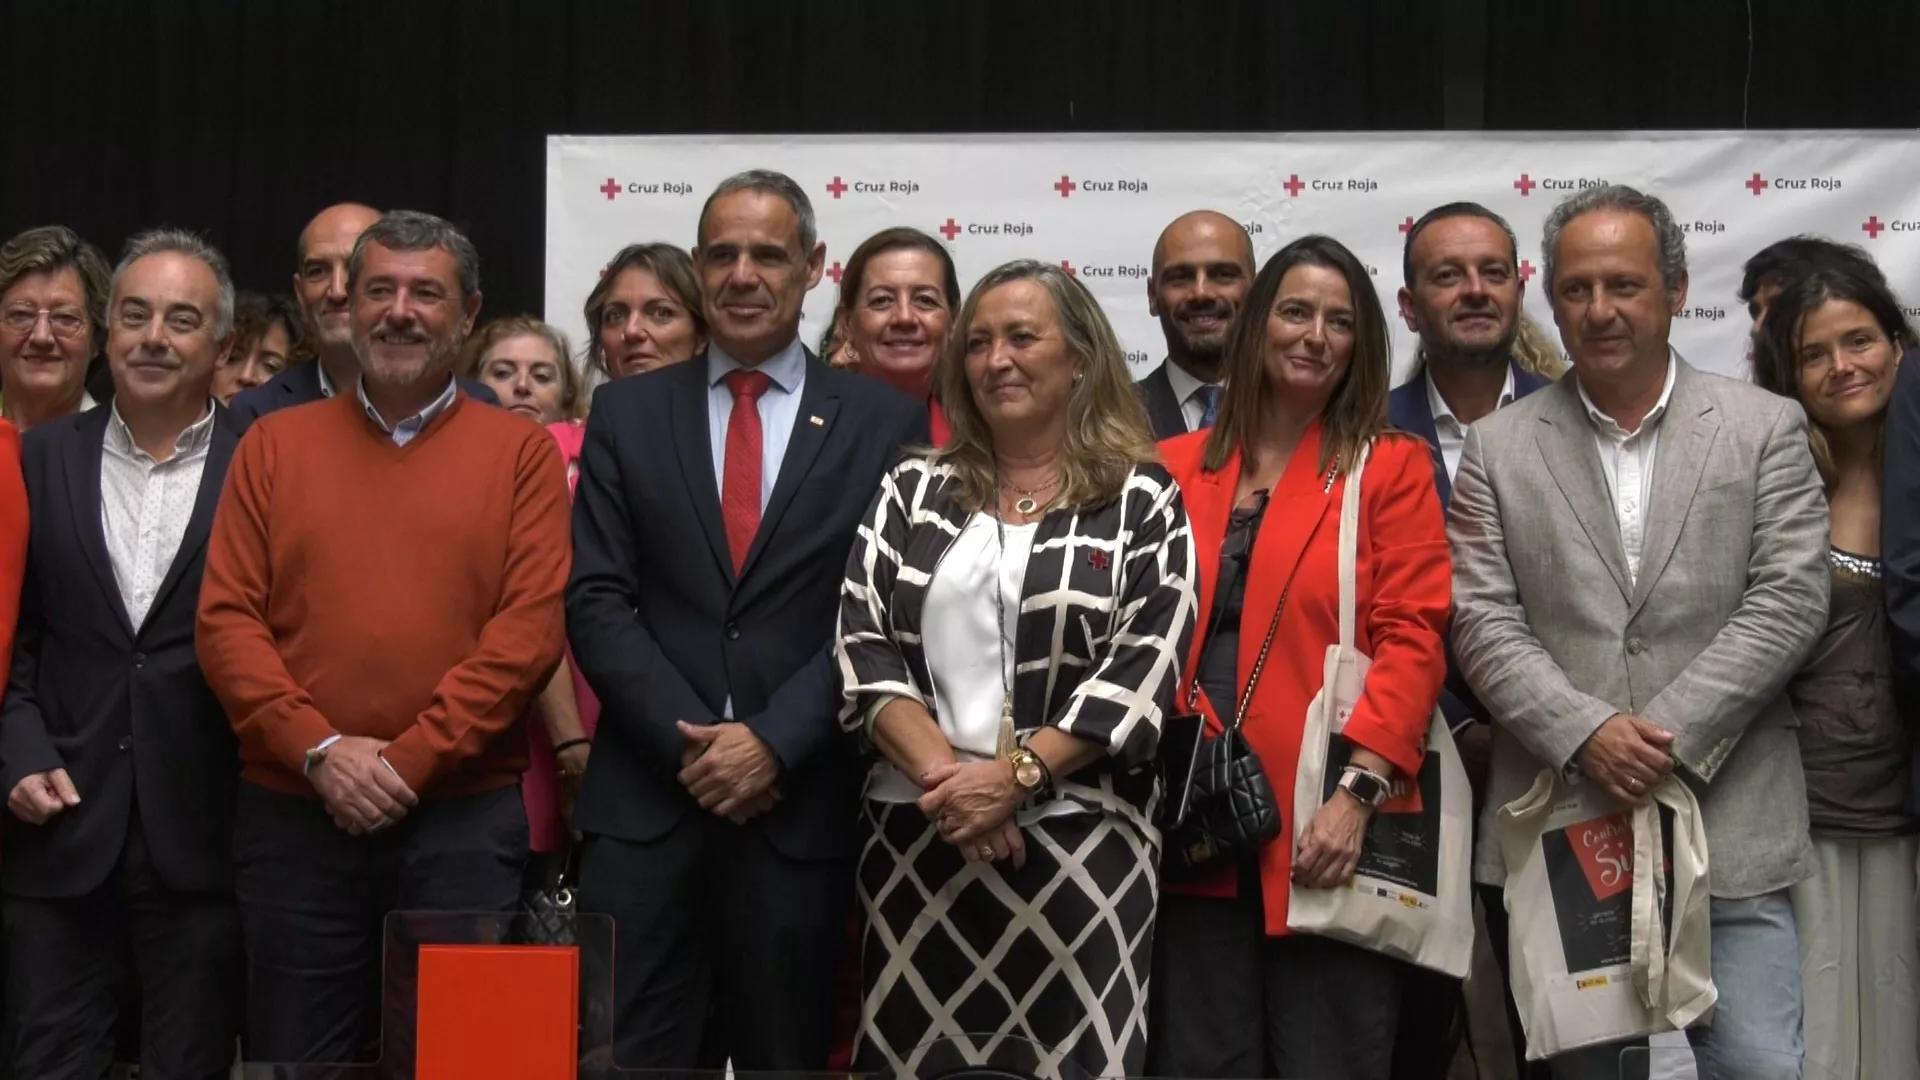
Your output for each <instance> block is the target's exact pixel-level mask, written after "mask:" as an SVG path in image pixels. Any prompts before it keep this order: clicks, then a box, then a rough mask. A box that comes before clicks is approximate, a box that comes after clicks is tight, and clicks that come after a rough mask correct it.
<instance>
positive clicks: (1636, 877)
mask: <svg viewBox="0 0 1920 1080" xmlns="http://www.w3.org/2000/svg"><path fill="white" fill-rule="evenodd" d="M1499 829H1500V847H1501V852H1502V854H1503V855H1504V856H1505V859H1506V864H1507V887H1506V903H1507V914H1508V918H1509V922H1510V925H1511V930H1510V932H1509V934H1508V948H1509V949H1510V950H1511V956H1512V958H1513V964H1512V968H1513V970H1512V977H1513V998H1514V1002H1515V1004H1516V1005H1517V1006H1518V1007H1519V1010H1520V1022H1521V1025H1522V1026H1523V1027H1524V1028H1525V1029H1526V1033H1527V1058H1528V1060H1530V1061H1539V1060H1541V1059H1542V1058H1549V1057H1552V1056H1554V1055H1556V1054H1561V1053H1564V1052H1566V1051H1568V1050H1578V1049H1580V1048H1581V1047H1585V1046H1597V1045H1602V1044H1605V1043H1611V1042H1618V1041H1620V1040H1623V1039H1635V1038H1640V1037H1642V1036H1646V1035H1652V1034H1655V1033H1657V1032H1662V1031H1677V1030H1681V1029H1684V1028H1686V1027H1688V1026H1690V1025H1692V1024H1695V1023H1697V1022H1699V1021H1700V1020H1701V1019H1702V1018H1704V1017H1705V1016H1706V1014H1707V1011H1708V1010H1709V1009H1711V1008H1712V1007H1713V1003H1714V1001H1715V999H1716V996H1717V992H1716V990H1715V989H1714V985H1713V972H1712V967H1711V963H1710V953H1709V942H1710V939H1711V933H1712V923H1711V917H1710V911H1709V908H1708V901H1709V899H1710V897H1709V893H1708V879H1707V834H1706V825H1705V823H1704V822H1702V821H1701V818H1700V806H1699V804H1698V803H1697V802H1696V801H1695V800H1694V797H1693V792H1692V791H1691V790H1690V789H1689V788H1688V787H1687V785H1686V784H1684V783H1682V782H1680V781H1679V780H1677V779H1675V778H1673V777H1671V776H1669V777H1667V778H1666V779H1665V780H1662V781H1661V782H1660V783H1659V785H1657V786H1656V787H1655V788H1654V790H1653V797H1652V799H1651V800H1650V801H1649V802H1648V803H1647V805H1645V806H1640V807H1631V806H1623V805H1622V804H1621V803H1620V802H1618V801H1617V800H1615V799H1613V798H1612V797H1610V796H1608V795H1607V794H1605V793H1604V792H1601V791H1600V790H1599V789H1598V788H1597V787H1595V786H1594V785H1592V784H1582V785H1579V786H1577V787H1569V786H1568V784H1567V783H1566V781H1564V780H1563V779H1561V778H1560V776H1559V775H1558V774H1557V773H1555V772H1554V771H1553V770H1551V769H1547V770H1543V771H1542V772H1541V773H1540V775H1539V777H1538V778H1537V779H1535V780H1534V782H1533V787H1532V788H1531V789H1529V790H1528V791H1527V793H1526V794H1525V795H1522V796H1521V797H1520V798H1518V799H1515V800H1514V801H1513V802H1511V803H1508V804H1507V805H1506V806H1503V807H1501V808H1500V825H1499ZM1663 866H1664V868H1665V872H1664V873H1663V872H1659V868H1661V867H1663Z"/></svg>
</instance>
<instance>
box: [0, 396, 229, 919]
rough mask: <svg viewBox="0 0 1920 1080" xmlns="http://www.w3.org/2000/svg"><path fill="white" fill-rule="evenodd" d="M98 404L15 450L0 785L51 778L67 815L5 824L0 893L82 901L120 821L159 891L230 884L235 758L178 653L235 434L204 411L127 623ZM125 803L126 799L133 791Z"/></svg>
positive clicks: (187, 651) (113, 854) (107, 869)
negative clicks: (150, 585)
mask: <svg viewBox="0 0 1920 1080" xmlns="http://www.w3.org/2000/svg"><path fill="white" fill-rule="evenodd" d="M111 412H112V409H111V407H110V406H106V405H101V406H98V407H97V408H93V409H89V410H88V411H86V412H84V413H80V414H78V415H76V416H68V417H62V418H61V419H59V420H53V421H49V422H47V423H45V424H39V425H36V426H35V427H34V428H33V430H32V431H29V432H27V434H26V437H25V439H23V440H22V445H21V463H22V468H23V471H24V472H25V474H26V481H27V500H28V505H29V506H30V507H31V510H32V515H33V519H32V525H31V532H30V534H29V541H28V549H27V577H26V587H25V588H24V590H23V591H22V592H21V596H20V630H19V635H18V638H17V640H16V642H15V645H14V650H13V670H12V675H11V676H10V678H9V680H8V683H7V694H6V700H5V704H4V705H3V706H0V784H5V785H6V790H8V791H12V790H13V788H14V785H16V784H18V783H19V782H20V780H21V778H23V777H26V776H30V775H32V774H34V773H40V772H47V771H49V770H52V769H62V768H63V769H66V770H67V774H68V775H69V776H70V777H71V778H72V779H73V785H74V787H75V788H77V789H78V790H79V793H80V805H78V806H75V807H70V808H68V809H66V810H62V811H61V812H59V813H58V814H55V815H54V816H53V817H52V818H51V819H50V820H48V822H47V823H46V824H44V825H29V824H27V823H26V822H24V821H21V820H20V819H19V818H17V817H15V816H13V815H12V814H11V813H8V814H6V815H5V821H6V825H5V833H6V857H5V859H4V860H3V861H0V883H4V885H5V888H6V891H7V892H8V893H9V894H12V895H15V896H31V897H41V898H51V897H75V896H82V895H85V894H86V893H89V892H91V891H93V890H94V889H96V888H98V887H99V886H100V885H101V884H102V883H104V882H105V881H106V880H107V879H108V875H109V874H110V873H111V872H112V870H113V868H114V867H115V865H117V864H118V863H119V861H120V852H121V850H122V848H124V847H125V844H126V836H127V828H128V824H129V822H131V821H132V817H133V814H134V813H135V812H136V808H137V812H138V813H139V815H140V827H141V829H142V831H143V832H144V834H145V836H146V842H147V847H148V850H149V851H150V852H151V853H152V856H153V865H154V868H155V869H156V870H157V871H158V873H159V875H160V879H161V880H162V881H163V882H164V883H165V884H166V885H167V886H168V887H169V888H172V889H178V890H185V891H193V892H227V891H231V889H232V888H233V855H232V852H233V815H234V795H235V790H236V785H237V784H238V783H239V777H240V758H239V750H238V747H237V745H236V743H235V741H234V737H233V727H232V725H230V724H229V723H228V722H227V716H226V713H225V712H223V711H222V710H221V708H220V703H219V702H218V701H217V700H216V699H215V698H214V696H213V692H212V691H211V690H210V689H208V687H207V683H206V680H205V679H204V678H202V677H201V674H200V663H199V661H198V659H196V657H195V655H194V651H193V634H194V618H195V615H196V612H197V609H198V608H199V606H200V575H201V571H202V569H203V568H204V566H205V564H206V548H207V535H208V533H209V532H210V531H211V530H212V527H213V514H214V508H215V507H216V506H217V505H218V504H219V501H220V491H221V488H222V486H223V484H224V483H225V481H226V475H227V463H228V462H229V461H230V460H231V459H232V457H233V448H234V446H235V445H236V444H237V443H238V442H239V441H240V429H239V426H238V425H237V424H235V423H234V420H233V416H232V414H230V413H229V412H228V411H227V410H226V409H224V408H220V407H218V406H216V407H215V413H216V415H215V417H214V421H213V440H212V443H211V444H210V445H209V446H208V448H207V461H206V466H205V470H204V471H203V472H202V473H201V476H200V490H199V493H198V495H197V496H196V498H195V501H194V504H193V512H192V514H191V516H190V517H189V518H188V520H187V528H186V532H185V534H184V535H183V536H182V537H181V540H180V548H179V550H178V552H176V553H175V555H174V557H173V564H172V566H171V567H170V568H169V569H168V571H167V575H166V577H165V579H164V580H163V581H162V582H161V584H160V588H159V591H158V592H157V593H156V594H155V595H154V598H153V606H152V608H151V609H150V610H149V611H148V613H147V618H146V621H145V622H144V623H143V624H141V625H140V626H133V625H131V624H130V623H129V621H128V618H127V609H126V605H125V603H124V602H122V600H121V598H120V586H119V585H118V583H117V582H116V581H115V580H114V576H113V564H112V562H111V561H110V560H109V558H108V555H107V541H106V534H105V533H104V531H103V530H102V528H101V520H100V462H101V459H102V457H103V456H104V451H103V449H102V447H103V440H104V438H105V436H106V430H107V423H108V420H109V416H110V414H111ZM136 792H137V793H138V797H137V798H136V795H135V793H136Z"/></svg>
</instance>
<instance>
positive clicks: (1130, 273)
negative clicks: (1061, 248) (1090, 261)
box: [1080, 265, 1153, 281]
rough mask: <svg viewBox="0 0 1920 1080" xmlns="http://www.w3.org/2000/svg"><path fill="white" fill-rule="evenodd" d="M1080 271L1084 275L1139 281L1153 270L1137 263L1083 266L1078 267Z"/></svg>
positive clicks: (1144, 278)
mask: <svg viewBox="0 0 1920 1080" xmlns="http://www.w3.org/2000/svg"><path fill="white" fill-rule="evenodd" d="M1080 273H1081V275H1082V276H1084V277H1093V278H1134V279H1136V280H1139V281H1145V280H1146V279H1147V278H1148V277H1150V276H1152V274H1153V271H1151V270H1149V269H1147V268H1146V267H1144V266H1137V265H1136V266H1083V267H1081V268H1080Z"/></svg>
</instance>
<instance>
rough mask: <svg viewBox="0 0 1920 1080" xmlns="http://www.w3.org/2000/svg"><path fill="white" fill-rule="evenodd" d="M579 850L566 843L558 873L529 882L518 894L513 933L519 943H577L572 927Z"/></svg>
mask: <svg viewBox="0 0 1920 1080" xmlns="http://www.w3.org/2000/svg"><path fill="white" fill-rule="evenodd" d="M579 851H580V849H579V845H577V844H572V843H569V845H568V848H567V855H566V858H565V859H564V860H563V861H562V862H561V864H560V871H559V873H557V874H555V875H554V876H553V878H552V879H551V880H550V881H544V882H540V883H538V884H536V885H533V886H532V887H530V888H528V889H527V890H526V891H525V892H524V893H522V894H521V896H520V914H519V918H518V919H516V920H514V921H515V922H516V924H517V926H516V927H515V929H516V930H517V931H518V933H516V934H515V935H514V936H515V938H516V940H517V941H518V943H519V944H521V945H574V944H578V938H579V934H578V931H577V930H576V929H575V926H574V915H575V914H576V913H577V912H576V910H575V905H574V881H575V875H576V873H577V870H576V867H577V860H578V859H579Z"/></svg>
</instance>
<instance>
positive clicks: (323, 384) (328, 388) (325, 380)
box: [313, 358, 333, 398]
mask: <svg viewBox="0 0 1920 1080" xmlns="http://www.w3.org/2000/svg"><path fill="white" fill-rule="evenodd" d="M313 365H314V370H316V371H318V372H319V373H320V396H321V397H322V398H330V397H332V396H333V376H331V375H328V374H327V365H325V364H323V363H321V362H320V361H319V359H318V358H316V359H315V360H314V361H313Z"/></svg>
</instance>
